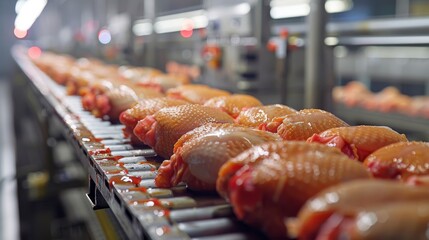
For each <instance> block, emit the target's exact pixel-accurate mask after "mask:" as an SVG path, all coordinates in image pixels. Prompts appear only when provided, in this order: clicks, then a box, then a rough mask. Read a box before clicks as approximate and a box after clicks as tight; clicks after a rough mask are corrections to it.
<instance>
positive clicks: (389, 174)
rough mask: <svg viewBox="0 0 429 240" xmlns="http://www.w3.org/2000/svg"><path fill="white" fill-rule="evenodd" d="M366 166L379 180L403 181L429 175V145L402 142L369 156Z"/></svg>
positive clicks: (365, 162)
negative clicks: (416, 176) (415, 176)
mask: <svg viewBox="0 0 429 240" xmlns="http://www.w3.org/2000/svg"><path fill="white" fill-rule="evenodd" d="M364 165H365V166H367V167H368V169H369V170H370V172H371V173H372V174H373V175H374V177H377V178H389V179H403V180H406V179H408V178H409V177H410V176H413V175H429V143H425V142H400V143H395V144H391V145H388V146H386V147H383V148H380V149H378V150H377V151H375V152H373V153H372V154H371V155H369V156H368V157H367V158H366V159H365V161H364Z"/></svg>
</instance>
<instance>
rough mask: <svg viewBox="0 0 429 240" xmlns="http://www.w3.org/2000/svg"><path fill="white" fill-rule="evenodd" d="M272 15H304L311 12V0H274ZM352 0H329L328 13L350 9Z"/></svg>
mask: <svg viewBox="0 0 429 240" xmlns="http://www.w3.org/2000/svg"><path fill="white" fill-rule="evenodd" d="M270 6H271V11H270V15H271V18H273V19H282V18H291V17H303V16H307V15H308V14H309V13H310V1H309V0H272V1H271V2H270ZM352 7H353V2H352V0H327V1H326V3H325V9H326V12H328V13H339V12H345V11H348V10H350V9H351V8H352Z"/></svg>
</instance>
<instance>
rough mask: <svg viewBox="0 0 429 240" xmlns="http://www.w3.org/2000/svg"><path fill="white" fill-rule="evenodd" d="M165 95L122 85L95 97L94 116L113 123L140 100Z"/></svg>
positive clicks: (147, 89)
mask: <svg viewBox="0 0 429 240" xmlns="http://www.w3.org/2000/svg"><path fill="white" fill-rule="evenodd" d="M162 96H163V94H162V93H159V92H157V91H154V90H152V89H149V88H134V89H132V88H131V87H128V86H125V85H121V86H119V87H118V88H113V89H112V90H110V91H107V92H105V93H104V94H100V95H97V96H96V97H95V107H94V109H93V110H92V114H93V115H94V116H96V117H103V116H108V117H109V120H110V121H112V122H117V121H118V120H119V115H120V114H121V113H122V112H123V111H125V110H127V109H128V108H131V107H132V106H134V105H135V104H137V101H138V100H139V99H145V98H157V97H162Z"/></svg>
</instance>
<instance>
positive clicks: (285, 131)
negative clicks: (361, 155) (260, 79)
mask: <svg viewBox="0 0 429 240" xmlns="http://www.w3.org/2000/svg"><path fill="white" fill-rule="evenodd" d="M346 126H349V125H348V124H347V123H345V122H344V121H343V120H341V119H339V118H337V117H336V116H334V115H333V114H332V113H329V112H326V111H323V110H320V109H304V110H301V111H299V112H297V113H293V114H288V115H286V116H282V117H277V118H274V119H273V120H271V122H269V123H267V124H262V125H261V126H260V129H262V130H267V131H270V132H274V133H275V132H277V133H278V134H279V135H280V136H281V137H282V138H283V139H285V140H301V141H305V140H307V138H309V137H311V136H312V135H313V134H315V133H321V132H323V131H325V130H328V129H331V128H335V127H346Z"/></svg>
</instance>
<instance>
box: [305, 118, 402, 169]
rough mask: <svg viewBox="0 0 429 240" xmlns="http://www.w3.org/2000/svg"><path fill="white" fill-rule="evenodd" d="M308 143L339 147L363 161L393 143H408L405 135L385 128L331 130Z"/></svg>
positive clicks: (350, 155) (316, 136)
mask: <svg viewBox="0 0 429 240" xmlns="http://www.w3.org/2000/svg"><path fill="white" fill-rule="evenodd" d="M307 141H308V142H317V143H322V144H326V145H327V146H330V147H337V148H338V149H340V150H341V151H342V152H343V153H345V154H346V155H348V156H349V157H350V158H352V159H356V160H359V161H363V160H364V159H365V158H366V157H367V156H368V155H369V154H371V153H372V152H374V151H376V150H377V149H379V148H382V147H384V146H387V145H389V144H392V143H397V142H406V141H407V138H406V137H405V135H404V134H399V133H398V132H396V131H394V130H392V129H391V128H389V127H385V126H365V125H361V126H350V127H338V128H331V129H329V130H326V131H324V132H322V133H320V134H315V135H313V136H312V137H310V138H309V139H308V140H307Z"/></svg>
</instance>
